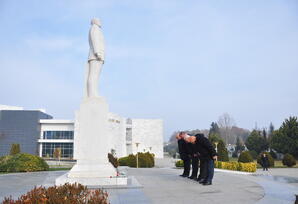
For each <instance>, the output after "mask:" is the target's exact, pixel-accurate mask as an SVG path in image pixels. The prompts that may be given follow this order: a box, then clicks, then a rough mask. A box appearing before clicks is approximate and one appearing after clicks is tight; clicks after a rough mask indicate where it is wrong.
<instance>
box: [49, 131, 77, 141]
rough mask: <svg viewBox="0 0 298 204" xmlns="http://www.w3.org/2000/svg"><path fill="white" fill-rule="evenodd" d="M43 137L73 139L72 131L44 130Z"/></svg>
mask: <svg viewBox="0 0 298 204" xmlns="http://www.w3.org/2000/svg"><path fill="white" fill-rule="evenodd" d="M43 139H48V140H50V139H66V140H72V139H73V131H44V132H43Z"/></svg>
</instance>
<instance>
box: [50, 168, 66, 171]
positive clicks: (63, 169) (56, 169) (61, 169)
mask: <svg viewBox="0 0 298 204" xmlns="http://www.w3.org/2000/svg"><path fill="white" fill-rule="evenodd" d="M70 169H71V168H70V167H69V168H68V167H67V168H65V167H64V168H63V167H62V168H59V167H58V168H57V167H51V168H50V169H49V171H68V170H70Z"/></svg>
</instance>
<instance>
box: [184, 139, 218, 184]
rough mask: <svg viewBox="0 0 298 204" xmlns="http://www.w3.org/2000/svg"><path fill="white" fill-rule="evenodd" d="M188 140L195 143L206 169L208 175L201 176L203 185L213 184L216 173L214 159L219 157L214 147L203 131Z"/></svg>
mask: <svg viewBox="0 0 298 204" xmlns="http://www.w3.org/2000/svg"><path fill="white" fill-rule="evenodd" d="M187 140H188V141H189V142H191V143H192V144H194V145H195V148H196V151H198V153H199V154H200V158H201V160H202V163H203V169H204V170H205V171H206V175H203V176H202V178H201V179H202V181H201V183H202V184H203V185H211V184H212V179H213V175H214V160H216V159H217V154H216V151H215V149H214V147H213V146H212V144H211V142H210V141H209V140H208V139H207V138H206V137H204V134H202V133H199V134H196V135H195V136H190V137H189V138H188V139H187ZM201 168H202V167H201Z"/></svg>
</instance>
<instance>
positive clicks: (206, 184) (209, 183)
mask: <svg viewBox="0 0 298 204" xmlns="http://www.w3.org/2000/svg"><path fill="white" fill-rule="evenodd" d="M202 184H203V185H204V186H209V185H212V183H211V182H204V183H202Z"/></svg>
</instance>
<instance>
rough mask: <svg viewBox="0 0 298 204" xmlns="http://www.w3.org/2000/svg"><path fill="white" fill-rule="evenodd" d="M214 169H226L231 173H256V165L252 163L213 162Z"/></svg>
mask: <svg viewBox="0 0 298 204" xmlns="http://www.w3.org/2000/svg"><path fill="white" fill-rule="evenodd" d="M215 168H219V169H227V170H232V171H245V172H256V170H257V164H256V163H254V162H249V163H242V162H222V161H215Z"/></svg>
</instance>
